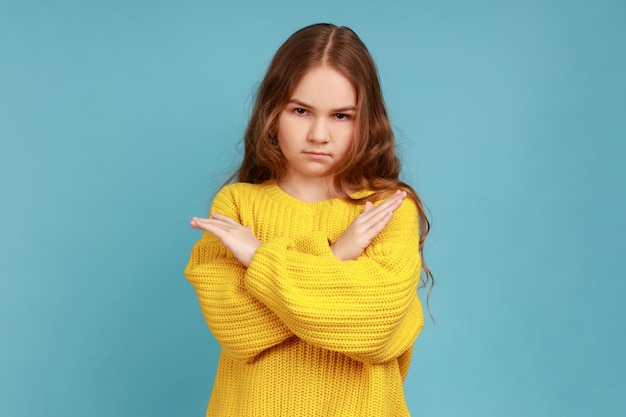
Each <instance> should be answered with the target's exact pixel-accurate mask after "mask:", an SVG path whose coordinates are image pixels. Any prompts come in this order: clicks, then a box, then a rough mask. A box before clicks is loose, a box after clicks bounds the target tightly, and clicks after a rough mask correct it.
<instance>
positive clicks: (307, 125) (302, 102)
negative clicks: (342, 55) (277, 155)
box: [278, 66, 356, 181]
mask: <svg viewBox="0 0 626 417" xmlns="http://www.w3.org/2000/svg"><path fill="white" fill-rule="evenodd" d="M355 112H356V91H355V89H354V87H353V86H352V83H351V82H350V81H349V80H348V79H347V78H346V77H344V76H343V75H341V74H340V73H339V72H337V71H335V70H334V69H331V68H328V67H325V66H321V67H317V68H314V69H312V70H311V71H309V72H308V73H307V74H305V75H304V77H303V78H302V80H300V82H299V83H298V84H297V86H296V88H295V90H294V92H293V94H292V95H291V99H290V100H289V103H288V104H287V107H285V109H284V110H283V111H282V112H281V114H280V116H279V118H278V144H279V146H280V149H281V151H282V153H283V155H284V156H285V163H286V165H287V173H286V175H285V178H283V181H294V180H295V181H298V180H305V181H306V180H307V179H311V178H312V177H316V178H326V177H328V176H329V175H331V171H332V169H333V168H335V167H336V166H337V164H338V163H340V162H341V161H342V160H343V158H344V157H345V156H346V153H347V152H348V150H349V148H350V144H351V143H352V141H353V140H354V116H355Z"/></svg>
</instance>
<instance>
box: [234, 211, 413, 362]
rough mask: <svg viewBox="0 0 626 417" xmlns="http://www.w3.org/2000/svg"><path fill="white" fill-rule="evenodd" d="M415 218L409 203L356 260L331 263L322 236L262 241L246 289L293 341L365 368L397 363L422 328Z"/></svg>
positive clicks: (315, 234) (246, 280)
mask: <svg viewBox="0 0 626 417" xmlns="http://www.w3.org/2000/svg"><path fill="white" fill-rule="evenodd" d="M418 224H419V223H418V218H417V210H416V208H415V205H414V203H413V202H412V201H410V200H409V199H406V200H405V201H404V202H403V204H402V206H401V207H400V208H399V209H398V210H396V212H395V213H394V216H393V218H392V220H391V221H390V222H389V224H388V225H387V226H386V227H385V229H384V230H383V231H382V232H381V233H380V234H379V235H378V236H377V237H376V238H375V239H374V241H373V242H372V243H371V244H370V246H368V248H367V249H366V251H365V252H364V254H363V255H362V256H361V257H359V258H358V259H357V260H353V261H352V260H351V261H343V262H342V261H339V260H338V259H337V258H335V257H334V255H333V253H332V251H331V250H330V246H329V244H328V237H327V236H326V234H324V233H323V232H311V233H309V234H306V235H302V236H298V237H295V238H289V237H278V238H274V239H270V240H268V241H267V242H265V243H263V245H262V246H261V247H260V248H259V249H258V250H257V252H256V254H255V256H254V258H253V259H252V262H251V264H250V266H249V267H248V270H247V271H246V275H245V278H244V283H245V287H246V289H248V291H250V293H251V294H252V295H253V296H254V297H256V298H257V299H258V300H260V301H261V302H262V303H263V304H264V305H266V306H267V307H268V308H269V309H270V310H271V311H273V312H274V313H275V314H276V315H277V316H278V317H279V318H280V320H281V321H282V322H283V323H284V324H285V325H286V326H287V327H288V328H289V329H291V331H292V332H293V333H294V334H296V335H297V336H298V337H300V338H301V339H303V340H305V341H307V342H308V343H311V344H314V345H317V346H319V347H322V348H324V349H328V350H333V351H338V352H342V353H344V354H346V355H348V356H350V357H352V358H353V359H356V360H359V361H361V362H365V363H381V362H385V361H388V360H390V359H393V358H397V357H399V356H400V355H402V354H403V353H404V352H406V351H407V350H408V349H409V348H410V347H411V346H412V345H413V342H414V341H415V339H416V337H417V335H418V333H419V331H420V330H421V328H422V326H423V323H424V316H423V312H422V307H421V304H420V301H419V298H418V296H417V285H418V281H419V275H420V270H421V259H420V256H419V251H418V244H419V240H418V239H419V236H418V235H419V226H418Z"/></svg>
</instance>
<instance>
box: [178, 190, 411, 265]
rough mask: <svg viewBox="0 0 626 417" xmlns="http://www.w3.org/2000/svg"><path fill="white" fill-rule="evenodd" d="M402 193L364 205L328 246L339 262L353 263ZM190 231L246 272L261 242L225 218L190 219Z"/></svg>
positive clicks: (398, 200) (384, 222) (247, 230)
mask: <svg viewBox="0 0 626 417" xmlns="http://www.w3.org/2000/svg"><path fill="white" fill-rule="evenodd" d="M405 197H406V192H404V191H396V192H395V193H394V194H393V195H392V196H391V197H389V198H388V199H386V200H385V201H383V202H382V203H381V204H379V205H378V206H376V207H374V205H373V204H372V203H371V202H369V201H368V202H366V203H365V208H364V209H363V213H361V214H360V215H358V216H357V217H356V218H355V219H354V221H353V222H352V223H351V224H350V226H348V228H347V229H346V231H345V232H344V233H343V234H342V235H341V236H340V237H339V238H338V239H337V240H336V241H335V243H333V244H332V245H331V246H330V249H331V250H332V251H333V254H334V255H335V257H336V258H337V259H339V260H340V261H347V260H355V259H357V258H358V257H359V256H361V254H362V253H363V251H364V250H365V249H366V248H367V247H368V246H369V244H370V243H371V241H372V239H374V238H375V237H376V236H377V235H378V234H379V233H380V232H381V231H382V230H383V229H384V228H385V226H386V225H387V223H389V220H391V218H392V216H393V212H394V211H396V209H398V207H400V205H401V204H402V200H404V198H405ZM190 225H191V227H193V228H194V229H199V230H204V231H207V232H209V233H212V234H213V235H215V236H216V237H217V238H218V239H220V240H221V241H222V243H223V244H224V246H226V247H227V248H228V249H229V250H230V251H231V252H232V253H233V255H235V257H236V258H237V259H238V260H239V261H240V262H241V263H242V264H243V265H244V266H245V267H246V268H247V267H248V266H250V262H251V261H252V258H253V257H254V254H255V253H256V251H257V249H258V248H259V247H260V246H261V241H260V240H259V239H257V238H256V236H254V235H253V234H252V232H251V230H250V226H243V225H241V224H239V223H237V222H236V221H235V220H233V219H231V218H230V217H228V216H224V215H222V214H219V213H211V217H210V218H208V219H207V218H198V217H194V218H193V219H191V222H190Z"/></svg>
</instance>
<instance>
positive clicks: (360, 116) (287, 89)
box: [231, 23, 434, 296]
mask: <svg viewBox="0 0 626 417" xmlns="http://www.w3.org/2000/svg"><path fill="white" fill-rule="evenodd" d="M321 65H325V66H328V67H330V68H332V69H334V70H336V71H338V72H340V73H341V74H342V75H343V76H345V77H346V78H347V79H348V80H350V81H351V82H352V85H353V86H354V88H355V90H356V95H357V106H356V107H357V108H356V112H355V119H354V120H355V140H353V141H352V143H351V149H350V151H349V152H348V155H347V157H346V158H345V160H344V161H342V163H340V164H338V168H337V169H336V171H335V172H334V173H333V174H334V177H333V182H334V186H335V189H336V191H337V192H338V193H339V194H340V195H341V197H342V198H344V199H345V200H348V201H351V202H353V203H358V204H362V203H364V202H365V201H366V200H370V201H374V200H378V199H380V198H384V197H386V196H388V195H390V194H392V193H393V192H394V191H395V190H397V189H402V190H405V191H406V192H407V195H408V197H409V198H411V200H413V201H414V202H415V204H416V206H417V211H418V215H419V222H420V240H419V251H420V254H421V255H422V267H423V269H424V275H422V278H421V281H422V286H423V287H426V286H427V285H428V284H430V289H429V291H428V296H430V292H431V291H432V285H433V283H434V278H433V276H432V274H431V272H430V270H429V269H428V266H427V265H426V262H425V261H424V260H423V257H424V254H423V248H424V241H425V239H426V236H427V235H428V233H429V231H430V221H429V220H428V217H427V215H426V212H425V210H424V206H423V204H422V202H421V200H420V199H419V197H418V196H417V194H416V192H415V191H414V190H413V189H412V188H411V187H410V186H409V185H407V184H405V183H404V182H402V181H400V179H399V176H400V163H399V160H398V158H397V156H396V152H395V140H394V135H393V130H392V128H391V123H390V122H389V118H388V116H387V110H386V107H385V103H384V100H383V94H382V90H381V87H380V81H379V78H378V70H377V69H376V65H375V63H374V60H373V59H372V56H371V55H370V53H369V51H368V50H367V48H366V46H365V44H364V43H363V42H362V41H361V39H359V37H358V36H357V35H356V33H354V32H353V31H352V30H351V29H350V28H348V27H345V26H341V27H337V26H335V25H332V24H328V23H319V24H315V25H311V26H307V27H305V28H303V29H300V30H299V31H297V32H295V33H294V34H293V35H291V36H290V37H289V39H287V40H286V41H285V43H283V44H282V46H281V47H280V48H279V49H278V51H277V52H276V54H275V55H274V58H273V59H272V62H271V63H270V65H269V68H268V69H267V72H266V74H265V77H264V78H263V81H262V82H261V85H260V86H259V89H258V92H257V96H256V101H255V105H254V108H253V110H252V115H251V117H250V122H249V123H248V127H247V129H246V133H245V137H244V156H243V161H242V164H241V167H240V168H239V170H238V171H237V172H236V173H235V174H234V175H233V177H232V178H231V180H232V179H235V178H236V179H237V180H238V181H242V182H249V183H261V182H265V181H267V180H270V179H274V180H279V179H281V178H282V177H283V175H284V174H285V163H284V157H283V154H282V152H281V151H280V148H279V146H278V143H277V141H276V133H275V132H276V131H277V124H278V117H279V115H280V113H281V112H282V111H283V110H284V108H285V106H286V105H287V103H288V101H289V100H290V99H291V94H292V93H293V91H294V90H295V88H296V85H297V84H298V82H300V80H301V79H302V77H303V76H304V75H305V74H306V73H307V72H308V71H310V70H311V69H313V68H316V67H319V66H321ZM354 189H367V190H371V191H373V194H371V195H369V196H367V197H364V198H360V199H354V198H352V197H350V195H349V191H348V190H354Z"/></svg>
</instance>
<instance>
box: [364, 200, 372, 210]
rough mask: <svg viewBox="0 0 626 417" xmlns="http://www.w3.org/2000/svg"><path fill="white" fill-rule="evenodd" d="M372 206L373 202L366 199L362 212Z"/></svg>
mask: <svg viewBox="0 0 626 417" xmlns="http://www.w3.org/2000/svg"><path fill="white" fill-rule="evenodd" d="M372 207H374V204H372V202H371V201H366V202H365V207H363V213H367V212H368V211H370V210H371V209H372Z"/></svg>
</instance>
